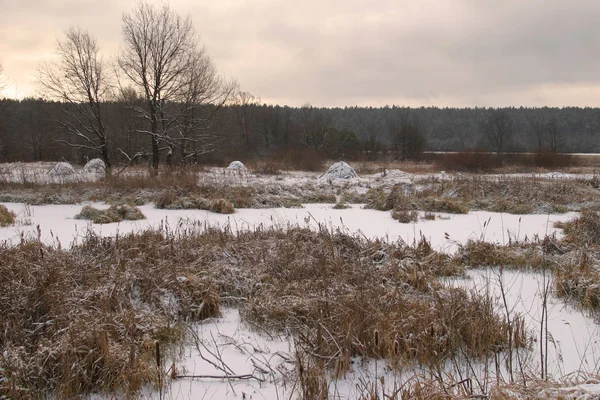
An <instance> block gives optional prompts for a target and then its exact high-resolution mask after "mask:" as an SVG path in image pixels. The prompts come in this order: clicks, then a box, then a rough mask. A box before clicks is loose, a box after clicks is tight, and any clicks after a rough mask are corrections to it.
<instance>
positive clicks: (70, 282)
mask: <svg viewBox="0 0 600 400" xmlns="http://www.w3.org/2000/svg"><path fill="white" fill-rule="evenodd" d="M0 260H2V262H0V274H1V275H2V277H3V283H4V285H5V290H2V291H0V314H1V315H2V316H3V317H2V319H1V320H0V350H1V351H0V354H1V355H0V371H2V383H1V386H0V396H7V397H8V398H12V399H26V398H39V397H45V395H46V394H48V393H55V394H56V396H57V397H58V398H75V397H78V396H79V395H80V394H83V393H88V392H90V391H94V392H115V391H116V392H121V393H124V394H125V395H127V396H131V395H133V394H134V393H135V392H137V391H138V390H139V389H140V387H141V386H142V385H144V384H147V383H152V382H156V381H157V379H158V375H159V374H158V372H157V371H158V369H157V365H156V357H155V354H154V353H155V348H156V343H159V344H161V345H162V347H163V348H168V344H169V343H175V342H178V341H180V340H181V339H182V338H183V335H184V332H185V330H184V328H183V325H182V324H181V322H180V321H182V320H183V318H189V319H202V318H207V317H210V316H214V315H217V314H218V312H219V305H220V301H219V296H218V294H217V292H216V286H215V284H214V281H213V280H212V279H211V278H209V277H208V276H206V274H205V273H203V272H202V270H199V269H197V268H194V267H193V264H192V263H191V262H190V256H189V253H187V252H179V251H175V250H174V249H173V248H171V247H170V243H169V241H168V240H166V239H165V238H164V237H163V236H162V235H160V234H156V233H145V234H141V235H135V236H127V237H124V238H120V239H119V240H118V241H116V240H112V239H103V238H100V237H97V236H94V235H91V234H90V235H89V236H88V237H87V238H86V240H85V242H84V243H83V244H82V245H81V246H80V247H77V248H74V249H72V250H71V251H65V250H59V249H55V248H49V247H46V246H44V245H42V244H40V243H39V242H36V241H31V242H23V243H21V244H20V245H18V246H16V247H8V246H6V245H3V246H1V247H0Z"/></svg>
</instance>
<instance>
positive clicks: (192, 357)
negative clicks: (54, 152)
mask: <svg viewBox="0 0 600 400" xmlns="http://www.w3.org/2000/svg"><path fill="white" fill-rule="evenodd" d="M3 204H4V205H6V206H7V207H8V208H9V209H10V210H12V211H14V212H15V213H16V214H17V219H18V223H17V225H16V226H13V227H8V228H0V240H7V241H9V242H10V243H16V242H18V241H19V240H20V239H21V237H23V236H30V235H31V236H34V237H35V236H37V235H38V234H39V235H40V237H41V239H42V240H43V241H45V242H47V243H49V244H58V243H60V244H61V246H63V247H68V246H70V245H71V244H72V243H76V242H77V241H79V240H80V239H81V238H82V237H83V236H84V235H85V232H86V231H87V230H89V229H92V230H94V231H96V232H97V233H99V234H101V235H103V236H112V235H115V234H117V233H119V234H124V233H127V232H134V231H139V230H143V229H147V228H149V227H155V228H156V227H159V226H161V225H162V226H165V225H168V226H169V227H170V229H176V228H177V227H181V226H195V227H198V228H202V227H203V226H206V225H211V226H216V225H218V226H222V227H229V228H231V229H232V230H234V231H237V230H243V229H255V228H257V227H271V226H274V227H282V228H285V227H287V226H290V225H294V226H296V225H298V226H309V227H311V228H312V229H319V228H321V229H342V230H345V231H347V232H349V233H357V234H359V235H362V236H364V237H366V238H369V239H375V238H381V239H384V240H389V241H396V240H404V241H405V242H407V243H409V244H411V243H413V241H414V240H415V239H418V238H419V237H420V235H421V234H422V235H423V236H425V237H426V238H427V239H428V240H430V241H431V243H432V245H433V247H434V248H435V249H437V250H443V251H447V252H453V251H454V250H456V248H457V246H458V245H459V244H462V243H465V242H466V241H467V240H468V239H481V240H486V241H490V242H497V243H500V244H506V243H508V242H509V241H514V240H530V239H533V238H534V237H536V236H539V237H543V236H544V235H546V234H549V235H551V234H556V235H560V231H559V230H557V229H555V228H554V227H553V223H554V222H556V221H566V220H569V219H571V218H573V217H574V216H575V215H576V214H575V213H569V214H561V215H522V216H517V215H510V214H500V213H491V212H471V213H469V214H467V215H455V214H441V213H438V214H436V220H434V221H420V222H418V223H414V224H401V223H399V222H398V221H396V220H394V219H392V218H391V215H390V212H382V211H376V210H366V209H363V208H361V206H360V205H352V206H351V208H349V209H344V210H334V209H332V206H333V205H332V204H307V205H305V207H304V208H302V209H286V208H275V209H240V210H237V211H236V213H235V214H233V215H229V216H227V215H221V214H215V213H212V212H208V211H200V210H159V209H155V208H154V207H153V206H152V205H146V206H142V207H140V209H141V210H142V212H143V213H144V214H145V215H146V217H147V219H146V220H143V221H125V222H121V223H118V224H117V223H113V224H106V225H94V224H91V223H88V222H86V221H82V220H76V219H73V217H74V215H76V214H77V213H78V212H79V211H80V210H81V207H82V205H45V206H28V205H25V204H18V203H3ZM94 205H95V206H97V207H108V206H107V205H105V204H94ZM38 227H39V228H38ZM38 229H39V230H38ZM470 275H471V279H470V280H460V281H452V282H450V284H457V285H461V286H468V287H471V288H474V289H476V290H478V291H486V292H488V293H490V295H492V296H498V295H499V288H500V285H499V282H500V279H502V282H503V283H504V287H505V290H506V294H507V300H508V307H509V310H510V312H511V315H516V314H517V313H518V314H520V315H524V316H525V318H526V321H527V322H526V324H527V327H528V328H530V329H531V330H532V332H534V340H535V341H534V342H533V343H534V345H533V350H532V351H531V352H529V353H523V357H524V359H526V360H527V363H529V365H530V366H531V370H532V371H539V359H538V358H537V354H538V350H539V344H540V342H541V340H540V337H539V333H536V332H539V323H540V311H541V303H540V302H541V300H540V293H541V292H542V289H541V285H542V283H541V278H540V275H539V274H526V273H520V272H510V271H507V270H505V271H504V272H503V275H502V276H500V275H499V273H498V271H497V270H483V271H473V272H471V273H470ZM191 329H193V331H194V334H193V335H191V341H190V342H189V343H187V344H186V345H184V346H183V347H182V348H181V349H180V352H181V353H180V354H179V355H180V357H181V358H178V359H179V361H177V362H175V363H174V368H175V370H176V372H177V376H178V378H177V379H174V380H173V381H172V383H171V384H170V385H169V386H168V387H167V388H166V389H165V390H166V391H167V395H166V398H171V399H194V398H204V399H240V398H247V399H276V398H289V396H290V395H293V394H294V393H296V394H297V393H298V388H297V386H295V384H296V381H295V379H296V378H295V375H294V373H293V372H291V371H292V370H293V363H294V352H293V342H292V338H291V337H289V336H288V337H286V336H282V337H273V336H270V335H267V334H265V333H263V332H261V331H260V330H259V329H257V328H256V327H252V326H249V325H247V324H245V323H244V322H242V321H241V318H240V315H239V312H238V311H237V310H236V309H233V308H227V309H225V311H224V313H223V317H222V318H220V319H213V320H211V321H208V322H205V323H203V324H199V325H196V326H194V327H191ZM548 331H549V338H550V341H549V342H550V344H549V352H548V354H549V360H548V364H549V371H550V373H551V375H552V377H554V378H557V379H558V378H561V377H563V376H565V375H568V374H574V373H578V372H587V373H590V372H591V373H595V372H598V370H599V365H598V361H597V360H598V359H600V358H599V357H600V347H599V343H598V340H599V339H600V337H599V335H598V333H599V332H598V325H597V324H596V322H595V321H594V320H593V319H591V318H588V317H586V316H585V315H584V314H582V313H581V312H580V311H577V310H575V309H573V308H570V307H568V306H565V305H564V303H563V302H561V301H559V300H557V299H554V298H551V299H550V301H549V321H548ZM536 335H537V337H536ZM194 338H195V340H194ZM169 368H173V367H169ZM449 368H450V366H449ZM481 368H483V367H482V366H480V371H481ZM423 373H424V372H423V371H419V370H414V371H410V372H408V371H407V372H406V373H404V374H403V375H402V376H396V375H394V374H393V373H392V372H390V370H389V369H387V368H386V365H385V361H383V360H371V361H367V362H362V361H360V360H356V361H355V364H354V367H353V370H352V371H351V372H350V373H349V374H348V375H347V376H346V377H345V378H344V379H341V380H337V381H335V380H333V381H332V384H331V386H330V387H329V391H330V393H331V396H332V397H333V398H339V399H344V398H356V397H358V394H359V393H360V392H361V390H364V389H365V386H364V385H368V384H370V383H372V382H375V381H376V380H377V377H379V376H382V375H383V376H384V377H385V381H386V382H387V384H386V387H387V389H388V390H391V389H392V388H393V387H394V385H397V384H400V383H401V382H402V381H404V380H406V379H410V380H415V379H417V380H418V379H419V376H422V375H419V374H423ZM461 373H463V374H465V375H466V376H469V374H471V372H470V371H467V370H465V371H461ZM501 373H502V372H501ZM504 374H506V372H505V371H504ZM225 375H230V376H232V375H233V376H236V378H230V379H223V378H221V377H223V376H225ZM491 375H493V374H491ZM503 377H504V378H505V379H506V378H507V376H503ZM361 384H362V385H363V386H361ZM565 390H566V389H565ZM593 390H596V387H595V386H593V385H592V386H590V387H578V388H576V389H573V393H579V394H581V393H583V394H584V395H585V394H586V393H587V392H589V391H593ZM557 393H558V392H557ZM565 393H566V392H565ZM579 394H578V395H577V396H579ZM163 395H164V393H163ZM548 395H549V396H550V395H551V394H548ZM144 396H145V397H150V398H155V399H158V398H160V397H161V394H160V393H158V392H156V391H153V390H149V391H148V392H146V393H145V394H144ZM577 396H575V395H574V398H576V397H577Z"/></svg>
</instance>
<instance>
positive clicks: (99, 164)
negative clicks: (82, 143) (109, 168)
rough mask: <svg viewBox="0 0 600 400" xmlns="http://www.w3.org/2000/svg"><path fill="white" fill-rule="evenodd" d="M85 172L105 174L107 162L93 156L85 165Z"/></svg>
mask: <svg viewBox="0 0 600 400" xmlns="http://www.w3.org/2000/svg"><path fill="white" fill-rule="evenodd" d="M83 172H85V173H86V174H98V175H104V173H105V172H106V164H104V161H102V160H101V159H99V158H93V159H91V160H90V161H88V162H87V164H85V167H83Z"/></svg>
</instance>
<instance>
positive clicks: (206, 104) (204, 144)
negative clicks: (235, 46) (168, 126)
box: [166, 49, 237, 163]
mask: <svg viewBox="0 0 600 400" xmlns="http://www.w3.org/2000/svg"><path fill="white" fill-rule="evenodd" d="M184 82H185V86H184V87H183V88H182V89H183V91H182V95H181V98H180V99H179V102H180V107H181V109H180V110H179V116H180V118H179V121H178V123H177V128H176V133H175V134H174V135H170V136H169V135H168V133H167V136H166V138H167V142H168V144H169V154H171V155H172V154H173V148H174V147H178V148H179V150H180V155H181V162H182V163H185V162H187V161H189V160H190V159H193V160H196V159H197V157H198V156H199V155H202V154H206V153H209V152H211V151H213V150H214V148H215V146H216V145H217V144H218V142H219V138H217V137H215V135H214V134H213V133H212V131H211V125H212V124H211V122H212V121H213V119H214V116H215V114H216V113H217V112H218V111H219V110H220V109H221V108H222V107H223V106H224V105H225V104H227V103H228V102H230V101H232V99H233V97H234V96H235V91H236V88H237V83H236V82H235V81H233V80H231V81H227V80H225V79H223V78H222V77H221V76H219V75H218V74H217V70H216V68H215V66H214V64H213V62H212V60H211V58H210V57H209V56H208V55H207V54H206V51H205V49H201V50H199V51H197V52H196V53H195V54H194V57H193V58H192V59H191V60H190V68H189V69H188V70H187V71H185V76H184Z"/></svg>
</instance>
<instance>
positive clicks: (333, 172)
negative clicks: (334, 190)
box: [319, 161, 358, 182]
mask: <svg viewBox="0 0 600 400" xmlns="http://www.w3.org/2000/svg"><path fill="white" fill-rule="evenodd" d="M352 178H358V174H357V173H356V172H355V171H354V169H353V168H352V167H351V166H350V165H348V164H347V163H346V162H344V161H340V162H337V163H335V164H333V165H332V166H331V167H329V169H328V170H327V171H326V172H325V173H324V174H323V175H321V176H320V177H319V179H323V180H325V181H328V182H329V181H335V180H340V179H344V180H345V179H352Z"/></svg>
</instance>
